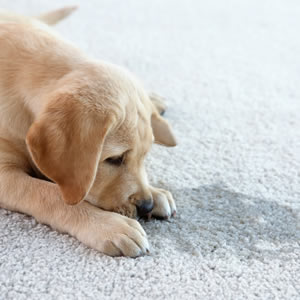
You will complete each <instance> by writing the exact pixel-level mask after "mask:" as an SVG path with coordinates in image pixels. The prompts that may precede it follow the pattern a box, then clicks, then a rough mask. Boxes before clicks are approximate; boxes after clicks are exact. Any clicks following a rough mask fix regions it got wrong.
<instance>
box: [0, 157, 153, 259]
mask: <svg viewBox="0 0 300 300" xmlns="http://www.w3.org/2000/svg"><path fill="white" fill-rule="evenodd" d="M0 157H3V156H2V153H1V155H0ZM0 206H1V207H3V208H6V209H9V210H12V211H18V212H21V213H25V214H28V215H31V216H33V217H35V218H36V220H37V221H39V222H41V223H44V224H47V225H49V226H51V227H52V228H54V229H57V230H58V231H60V232H66V233H69V234H70V235H72V236H75V237H76V238H77V239H78V240H80V241H81V242H83V243H84V244H86V245H88V246H90V247H92V248H94V249H96V250H99V251H101V252H103V253H106V254H108V255H112V256H119V255H125V256H131V257H136V256H140V255H143V254H145V253H147V252H148V251H149V250H148V249H149V246H148V241H147V237H146V234H145V232H144V230H143V228H142V227H141V226H140V224H139V223H138V222H137V221H136V220H132V219H129V218H127V217H124V216H121V215H119V214H116V213H113V212H106V211H103V210H101V209H98V208H96V207H94V206H92V205H91V204H89V203H87V202H85V201H83V202H81V203H79V204H78V205H76V206H69V205H67V204H65V203H64V201H63V199H62V197H61V193H60V190H59V187H58V185H56V184H54V183H52V182H48V181H43V180H40V179H36V178H33V177H30V176H29V175H27V174H26V173H25V172H24V171H23V170H21V169H19V168H18V167H16V166H12V165H3V164H1V163H0Z"/></svg>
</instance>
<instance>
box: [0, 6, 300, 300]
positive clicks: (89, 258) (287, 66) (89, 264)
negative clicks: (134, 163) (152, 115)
mask: <svg viewBox="0 0 300 300" xmlns="http://www.w3.org/2000/svg"><path fill="white" fill-rule="evenodd" d="M62 2H63V1H58V0H53V1H39V0H20V1H7V0H0V7H2V8H6V9H10V10H13V11H16V12H21V13H26V14H37V13H39V12H43V11H47V10H50V9H53V8H57V7H60V6H62V5H67V4H74V1H73V0H72V1H71V0H70V1H64V2H63V4H62ZM76 3H77V4H79V5H80V9H79V10H78V11H77V12H75V13H74V15H72V16H71V17H70V18H68V19H67V20H65V21H64V22H62V23H61V24H59V25H58V26H57V27H56V29H57V31H59V32H60V33H61V34H62V35H63V36H64V37H65V38H66V39H69V40H71V41H72V42H73V43H75V44H76V45H78V47H80V48H81V49H83V50H84V51H85V52H86V53H89V54H90V55H91V56H94V57H96V58H101V59H105V60H109V61H111V62H114V63H117V64H120V65H123V66H126V67H127V68H129V69H130V70H131V71H132V72H134V73H135V74H136V75H137V76H138V77H140V78H141V79H142V80H143V81H144V84H145V86H146V87H147V88H148V89H149V90H151V91H155V92H157V93H159V94H161V95H163V96H165V97H166V99H167V102H168V105H169V110H168V111H167V113H166V118H168V119H169V120H170V122H171V123H172V125H173V127H174V130H175V133H176V136H177V137H178V141H179V145H178V147H177V148H172V149H166V148H162V147H159V146H154V147H153V150H152V152H151V154H150V155H149V158H148V160H147V168H148V170H149V176H150V179H151V181H152V182H153V183H154V184H156V185H157V186H160V187H164V188H167V189H169V190H170V191H172V192H173V194H174V196H175V198H176V200H177V207H178V215H177V217H176V218H175V219H172V220H171V221H169V222H168V221H165V222H163V221H158V220H153V221H150V222H142V225H143V227H144V229H145V230H146V232H147V234H148V237H149V242H150V244H151V255H149V256H145V257H141V258H137V259H129V258H111V257H107V256H104V255H102V254H100V253H98V252H96V251H94V250H91V249H88V248H87V247H85V246H84V245H82V244H81V243H79V242H78V241H77V240H76V239H74V238H72V237H70V236H68V235H64V234H60V233H57V232H55V231H53V230H51V229H50V228H49V227H47V226H44V225H40V224H38V223H37V222H36V221H35V220H34V219H32V218H31V217H28V216H24V215H22V214H18V213H11V212H8V211H6V210H3V209H0V299H157V300H158V299H246V298H249V299H254V298H260V299H300V245H299V242H300V227H299V209H300V203H299V198H300V194H299V190H300V182H299V170H300V157H299V156H300V118H299V115H300V89H299V85H300V69H299V67H300V35H299V28H300V18H299V15H300V2H299V1H297V0H294V1H293V0H265V1H261V0H248V1H246V0H245V1H240V0H212V1H205V0H189V1H179V0H178V1H174V0H163V1H162V0H151V1H150V0H149V1H146V0H143V1H141V0H130V1H129V0H119V1H117V0H101V1H98V0H89V1H84V0H77V1H76V2H75V4H76Z"/></svg>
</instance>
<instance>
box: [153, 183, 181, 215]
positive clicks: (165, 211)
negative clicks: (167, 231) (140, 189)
mask: <svg viewBox="0 0 300 300" xmlns="http://www.w3.org/2000/svg"><path fill="white" fill-rule="evenodd" d="M151 192H152V197H153V203H154V208H153V210H152V215H153V216H154V217H159V218H163V219H169V218H170V217H174V216H175V215H176V205H175V201H174V198H173V196H172V194H171V193H170V192H169V191H166V190H163V189H158V188H153V187H151Z"/></svg>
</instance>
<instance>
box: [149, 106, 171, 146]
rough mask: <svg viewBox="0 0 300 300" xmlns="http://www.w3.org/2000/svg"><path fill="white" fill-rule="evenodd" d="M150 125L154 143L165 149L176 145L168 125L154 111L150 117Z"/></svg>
mask: <svg viewBox="0 0 300 300" xmlns="http://www.w3.org/2000/svg"><path fill="white" fill-rule="evenodd" d="M151 125H152V130H153V135H154V141H155V143H157V144H161V145H164V146H167V147H174V146H176V145H177V142H176V139H175V136H174V134H173V132H172V129H171V127H170V125H169V123H168V122H167V121H166V120H165V119H164V118H163V117H161V116H160V115H159V114H158V112H156V111H154V112H153V114H152V116H151Z"/></svg>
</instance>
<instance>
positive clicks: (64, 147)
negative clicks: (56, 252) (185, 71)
mask: <svg viewBox="0 0 300 300" xmlns="http://www.w3.org/2000/svg"><path fill="white" fill-rule="evenodd" d="M72 10H74V8H63V9H60V10H57V11H54V12H50V13H47V14H44V15H42V16H39V17H37V18H35V19H34V18H28V17H24V16H18V15H15V14H11V13H5V12H1V13H0V205H1V207H4V208H6V209H9V210H13V211H19V212H22V213H25V214H28V215H31V216H33V217H35V218H36V219H37V220H38V221H39V222H42V223H45V224H48V225H50V226H51V227H52V228H54V229H57V230H59V231H61V232H67V233H69V234H71V235H73V236H75V237H77V238H78V239H79V240H80V241H82V242H83V243H85V244H86V245H88V246H90V247H92V248H95V249H97V250H99V251H102V252H104V253H106V254H109V255H114V256H115V255H126V256H132V257H135V256H139V255H143V254H145V253H147V252H148V251H149V245H148V241H147V237H146V234H145V232H144V230H143V229H142V227H141V226H140V224H139V223H138V222H137V221H136V220H134V218H136V217H137V214H138V211H139V210H138V209H137V207H138V208H139V207H141V205H142V204H145V203H144V202H145V201H147V204H148V205H150V206H151V205H152V206H153V211H152V214H153V215H155V216H159V217H163V218H169V217H171V216H173V215H174V214H175V212H176V206H175V203H174V200H173V197H172V195H171V194H170V193H169V192H167V191H164V190H161V189H157V188H154V187H152V186H150V185H149V183H148V180H147V175H146V171H145V167H144V158H145V155H146V154H147V152H149V150H150V148H151V145H152V143H153V141H154V140H155V142H157V143H160V144H163V145H166V146H174V145H175V144H176V142H175V139H174V136H173V134H172V132H171V129H170V127H169V125H168V123H167V122H166V120H164V119H163V118H162V117H161V116H160V115H159V113H160V112H162V111H163V110H164V109H165V107H164V104H163V102H162V101H161V99H160V98H159V97H158V96H155V95H149V94H148V93H147V92H146V91H145V90H144V88H143V86H142V85H141V84H140V83H139V81H138V80H137V79H136V78H135V77H134V76H133V75H132V74H130V73H129V72H128V71H126V70H124V69H122V68H120V67H118V66H114V65H112V64H108V63H105V62H103V61H96V60H93V59H90V58H89V57H87V56H86V55H84V54H83V53H81V52H80V51H79V50H77V49H76V48H75V47H74V46H73V45H71V44H69V43H67V42H65V41H63V39H62V38H60V37H59V36H58V35H57V34H56V33H55V32H53V31H52V29H50V28H49V27H48V26H47V25H45V24H43V23H41V22H40V21H39V20H41V21H43V22H45V23H48V24H54V23H56V22H58V21H59V20H60V19H62V18H63V17H65V16H67V15H68V14H69V13H71V12H72ZM147 216H148V217H150V216H151V212H150V213H149V214H148V215H147Z"/></svg>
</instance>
